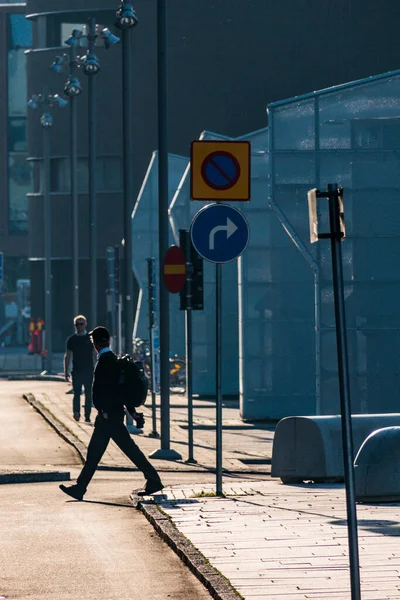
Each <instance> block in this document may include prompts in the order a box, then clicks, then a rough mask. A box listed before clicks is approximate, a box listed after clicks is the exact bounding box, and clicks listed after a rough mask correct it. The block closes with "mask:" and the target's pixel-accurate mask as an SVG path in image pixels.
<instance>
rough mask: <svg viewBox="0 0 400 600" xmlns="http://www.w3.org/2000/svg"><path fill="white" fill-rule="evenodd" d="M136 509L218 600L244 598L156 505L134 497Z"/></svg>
mask: <svg viewBox="0 0 400 600" xmlns="http://www.w3.org/2000/svg"><path fill="white" fill-rule="evenodd" d="M131 501H132V503H133V505H134V506H135V507H136V508H137V509H138V510H140V511H141V512H142V513H143V514H144V516H145V517H146V519H147V520H148V521H149V522H150V523H151V524H152V525H153V527H154V529H155V530H156V532H157V533H158V535H159V536H160V538H161V539H162V540H164V542H166V543H167V544H168V546H170V547H171V548H172V550H173V551H174V552H175V553H176V554H177V555H178V556H179V558H180V559H181V560H182V561H183V562H184V563H185V565H186V566H187V567H188V568H189V569H190V570H191V571H192V573H193V574H194V575H195V576H196V577H197V579H199V581H201V583H202V584H203V585H204V586H205V588H206V589H207V590H208V591H209V592H210V594H211V596H212V597H213V598H215V599H216V600H239V599H243V596H241V595H240V594H239V592H238V591H236V590H235V588H234V587H233V586H232V584H231V583H230V582H229V580H228V579H226V578H225V577H224V576H223V575H221V574H220V573H219V572H218V571H217V570H216V569H215V568H214V567H213V566H211V565H210V563H209V561H208V560H207V559H206V558H205V557H204V556H203V554H201V552H200V551H199V550H197V548H196V547H195V546H194V545H193V544H192V542H190V541H189V540H188V539H187V538H186V537H185V536H184V535H183V534H182V533H181V532H180V531H178V530H177V528H176V527H175V525H174V524H173V523H172V522H171V520H170V519H169V518H168V517H167V516H165V515H164V514H163V513H162V512H161V510H160V509H159V508H158V507H157V506H155V505H154V503H150V502H149V503H147V502H143V501H138V500H137V497H136V496H134V495H132V496H131Z"/></svg>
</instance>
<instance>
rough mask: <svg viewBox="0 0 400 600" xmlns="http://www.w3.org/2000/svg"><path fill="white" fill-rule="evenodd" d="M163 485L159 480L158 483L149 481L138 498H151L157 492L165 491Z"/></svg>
mask: <svg viewBox="0 0 400 600" xmlns="http://www.w3.org/2000/svg"><path fill="white" fill-rule="evenodd" d="M163 487H164V486H163V484H162V483H161V480H160V479H159V480H158V481H147V483H146V485H145V487H144V490H140V491H139V492H138V493H137V495H138V496H141V497H143V496H151V495H152V494H155V493H156V492H160V491H161V490H162V489H163Z"/></svg>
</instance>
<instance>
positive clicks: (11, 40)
mask: <svg viewBox="0 0 400 600" xmlns="http://www.w3.org/2000/svg"><path fill="white" fill-rule="evenodd" d="M31 46H32V25H31V23H30V22H29V21H27V20H26V19H25V15H24V14H13V15H8V28H7V80H8V137H7V140H8V205H9V231H10V233H26V232H27V230H28V200H27V197H26V195H27V194H28V193H29V192H31V188H32V175H31V167H30V165H29V164H28V163H27V162H26V158H27V137H26V101H27V88H26V57H25V53H24V50H26V49H28V48H31Z"/></svg>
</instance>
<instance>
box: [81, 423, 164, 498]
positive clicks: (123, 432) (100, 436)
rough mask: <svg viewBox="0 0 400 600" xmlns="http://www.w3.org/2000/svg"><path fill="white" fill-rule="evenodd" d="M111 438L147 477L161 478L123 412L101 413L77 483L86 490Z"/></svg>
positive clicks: (150, 478) (154, 479) (156, 479)
mask: <svg viewBox="0 0 400 600" xmlns="http://www.w3.org/2000/svg"><path fill="white" fill-rule="evenodd" d="M110 439H112V440H114V442H115V443H116V444H117V446H118V447H119V448H120V449H121V450H122V452H123V453H124V454H126V456H127V457H128V458H129V459H130V460H131V461H132V462H133V463H134V464H135V465H136V466H137V468H138V469H140V471H142V473H143V475H144V476H145V478H146V479H148V480H152V481H158V480H159V475H158V473H157V471H156V470H155V468H154V467H153V465H152V464H151V463H150V462H149V461H148V460H147V458H146V457H145V455H144V454H143V452H142V451H141V450H140V448H139V447H138V446H137V445H136V444H135V442H134V441H133V439H132V438H131V436H130V435H129V432H128V430H127V428H126V427H125V425H124V415H123V413H122V414H118V415H108V418H107V419H106V418H104V416H102V414H101V413H99V415H98V416H97V417H96V421H95V423H94V431H93V435H92V438H91V440H90V442H89V446H88V451H87V457H86V462H85V465H84V467H83V469H82V471H81V474H80V475H79V477H78V479H77V480H76V483H77V485H78V486H79V487H80V488H81V489H82V490H83V491H84V492H85V491H86V488H87V486H88V485H89V483H90V480H91V479H92V477H93V475H94V472H95V471H96V468H97V465H98V464H99V462H100V460H101V458H102V456H103V454H104V452H105V451H106V448H107V446H108V443H109V441H110Z"/></svg>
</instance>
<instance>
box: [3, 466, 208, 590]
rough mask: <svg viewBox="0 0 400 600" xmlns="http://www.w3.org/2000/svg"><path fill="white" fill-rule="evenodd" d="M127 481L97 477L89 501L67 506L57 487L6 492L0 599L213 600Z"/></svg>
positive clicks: (26, 487)
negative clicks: (135, 503)
mask: <svg viewBox="0 0 400 600" xmlns="http://www.w3.org/2000/svg"><path fill="white" fill-rule="evenodd" d="M130 480H131V478H127V477H126V475H124V476H121V474H118V476H117V477H113V478H111V479H97V480H96V481H94V482H93V483H92V484H91V486H90V500H87V501H84V502H76V501H74V500H69V499H68V497H67V496H65V495H64V494H62V492H61V491H60V490H59V489H58V484H56V483H40V484H19V485H4V486H2V487H1V494H0V531H1V544H0V563H1V573H0V597H1V596H5V597H6V598H7V599H8V598H9V599H11V598H12V599H15V600H28V599H29V600H39V599H40V600H66V599H71V598H79V599H80V600H92V599H93V600H94V599H96V600H99V598H101V599H102V600H128V599H129V600H139V599H140V600H144V599H147V598H152V599H154V600H161V599H162V600H165V599H167V598H171V600H179V599H181V598H182V599H183V598H185V600H190V599H196V600H202V599H203V598H204V599H205V598H210V595H209V593H208V592H207V591H206V590H205V588H204V587H203V586H202V584H201V583H200V582H199V581H198V580H197V579H196V578H195V577H194V575H192V573H191V572H190V571H189V570H188V569H187V567H185V565H184V564H183V563H182V562H181V560H180V559H179V558H178V557H177V556H176V555H175V554H174V552H173V551H172V550H171V549H170V548H168V546H166V544H165V543H164V542H163V541H162V540H161V539H160V538H159V537H158V536H157V534H156V533H155V532H154V530H153V528H152V526H151V525H150V524H149V523H148V522H147V521H146V519H145V517H144V516H143V515H142V514H141V513H140V512H139V511H137V510H136V509H135V508H133V507H132V505H131V503H130V502H129V500H127V491H128V492H129V490H130V488H131V481H130Z"/></svg>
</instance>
